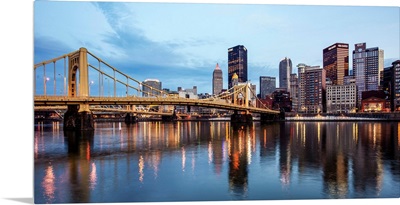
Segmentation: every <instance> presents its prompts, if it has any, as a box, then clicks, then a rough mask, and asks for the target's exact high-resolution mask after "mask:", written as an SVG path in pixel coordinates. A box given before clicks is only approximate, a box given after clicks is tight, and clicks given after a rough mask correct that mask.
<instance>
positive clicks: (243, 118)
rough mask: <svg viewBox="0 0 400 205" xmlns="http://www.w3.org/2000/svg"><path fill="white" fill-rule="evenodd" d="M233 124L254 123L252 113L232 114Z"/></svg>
mask: <svg viewBox="0 0 400 205" xmlns="http://www.w3.org/2000/svg"><path fill="white" fill-rule="evenodd" d="M231 123H232V124H252V123H253V116H252V115H251V114H240V113H236V112H235V113H234V114H232V115H231Z"/></svg>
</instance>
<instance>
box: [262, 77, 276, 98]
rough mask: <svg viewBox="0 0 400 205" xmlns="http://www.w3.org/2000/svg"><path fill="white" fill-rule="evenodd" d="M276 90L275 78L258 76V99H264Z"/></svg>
mask: <svg viewBox="0 0 400 205" xmlns="http://www.w3.org/2000/svg"><path fill="white" fill-rule="evenodd" d="M275 89H276V78H275V77H270V76H260V98H261V99H265V96H266V95H270V94H271V93H273V92H274V91H275Z"/></svg>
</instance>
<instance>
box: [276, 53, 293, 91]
mask: <svg viewBox="0 0 400 205" xmlns="http://www.w3.org/2000/svg"><path fill="white" fill-rule="evenodd" d="M290 74H292V60H290V58H287V57H285V58H284V59H282V60H281V62H279V88H285V89H286V91H288V92H289V91H290Z"/></svg>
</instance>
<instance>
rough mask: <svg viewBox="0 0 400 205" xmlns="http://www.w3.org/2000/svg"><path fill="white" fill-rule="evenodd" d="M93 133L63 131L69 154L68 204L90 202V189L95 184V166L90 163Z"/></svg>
mask: <svg viewBox="0 0 400 205" xmlns="http://www.w3.org/2000/svg"><path fill="white" fill-rule="evenodd" d="M93 136H94V133H93V131H82V132H75V131H69V132H68V131H65V132H64V137H65V140H66V141H67V148H68V154H69V158H68V159H69V166H68V168H69V170H68V174H69V175H68V179H66V180H68V181H69V183H68V185H70V187H69V188H68V189H69V190H70V191H69V192H68V193H69V194H70V196H69V197H68V203H75V202H83V203H89V202H90V194H91V189H93V188H94V185H95V184H96V180H97V177H96V172H95V171H96V166H95V165H94V164H91V163H90V158H91V154H92V149H93Z"/></svg>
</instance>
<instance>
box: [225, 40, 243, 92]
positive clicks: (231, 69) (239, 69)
mask: <svg viewBox="0 0 400 205" xmlns="http://www.w3.org/2000/svg"><path fill="white" fill-rule="evenodd" d="M234 73H236V75H237V76H238V82H240V83H244V82H247V49H246V47H244V46H243V45H238V46H235V47H232V48H229V49H228V89H230V88H232V87H233V85H232V76H233V74H234Z"/></svg>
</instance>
